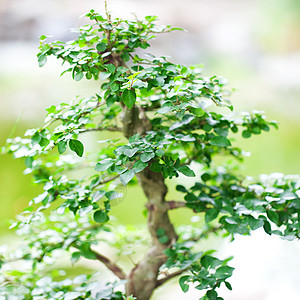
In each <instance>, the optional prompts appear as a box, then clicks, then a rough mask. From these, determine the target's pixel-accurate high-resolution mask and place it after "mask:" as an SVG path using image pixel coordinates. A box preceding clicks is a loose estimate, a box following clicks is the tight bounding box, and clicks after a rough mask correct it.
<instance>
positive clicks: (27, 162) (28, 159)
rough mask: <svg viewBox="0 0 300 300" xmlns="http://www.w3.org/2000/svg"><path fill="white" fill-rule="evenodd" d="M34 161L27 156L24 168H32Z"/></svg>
mask: <svg viewBox="0 0 300 300" xmlns="http://www.w3.org/2000/svg"><path fill="white" fill-rule="evenodd" d="M33 161H34V159H33V157H32V156H28V157H26V158H25V166H26V167H27V168H31V167H32V163H33Z"/></svg>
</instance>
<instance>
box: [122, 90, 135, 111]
mask: <svg viewBox="0 0 300 300" xmlns="http://www.w3.org/2000/svg"><path fill="white" fill-rule="evenodd" d="M122 101H123V103H124V104H125V105H126V106H127V107H128V108H129V109H131V108H132V107H133V105H134V103H135V101H136V94H135V91H134V90H128V89H126V90H124V91H123V93H122Z"/></svg>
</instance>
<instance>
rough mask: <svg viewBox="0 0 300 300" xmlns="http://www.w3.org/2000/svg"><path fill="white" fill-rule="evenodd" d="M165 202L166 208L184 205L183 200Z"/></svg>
mask: <svg viewBox="0 0 300 300" xmlns="http://www.w3.org/2000/svg"><path fill="white" fill-rule="evenodd" d="M166 204H167V209H168V210H171V209H176V208H180V207H186V203H185V202H183V201H167V202H166Z"/></svg>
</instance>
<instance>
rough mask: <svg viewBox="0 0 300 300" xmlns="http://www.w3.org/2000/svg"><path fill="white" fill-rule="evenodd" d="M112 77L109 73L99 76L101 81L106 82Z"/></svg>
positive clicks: (102, 73)
mask: <svg viewBox="0 0 300 300" xmlns="http://www.w3.org/2000/svg"><path fill="white" fill-rule="evenodd" d="M110 75H111V73H108V72H101V73H100V75H99V79H100V81H104V80H105V79H107V78H108V77H109V76H110Z"/></svg>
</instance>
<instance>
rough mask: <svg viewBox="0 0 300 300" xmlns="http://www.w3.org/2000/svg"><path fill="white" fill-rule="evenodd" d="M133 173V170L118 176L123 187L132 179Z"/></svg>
mask: <svg viewBox="0 0 300 300" xmlns="http://www.w3.org/2000/svg"><path fill="white" fill-rule="evenodd" d="M134 174H135V173H134V171H133V170H127V171H126V172H124V173H123V174H122V175H121V176H120V180H121V182H122V183H123V184H124V185H127V183H128V182H129V181H130V180H131V179H132V178H133V177H134Z"/></svg>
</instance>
